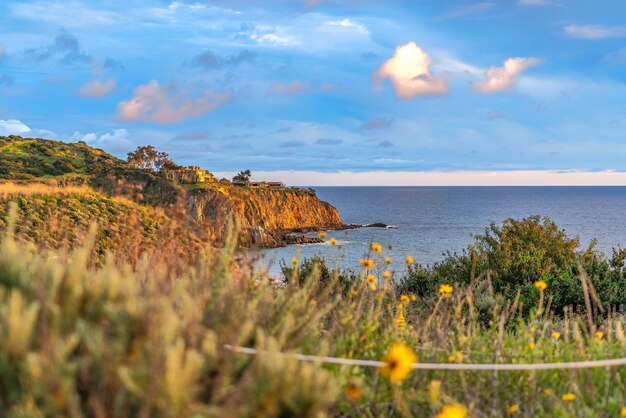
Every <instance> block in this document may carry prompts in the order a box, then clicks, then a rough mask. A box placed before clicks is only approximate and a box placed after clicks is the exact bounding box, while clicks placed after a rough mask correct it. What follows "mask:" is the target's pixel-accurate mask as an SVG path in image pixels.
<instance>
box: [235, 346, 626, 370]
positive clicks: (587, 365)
mask: <svg viewBox="0 0 626 418" xmlns="http://www.w3.org/2000/svg"><path fill="white" fill-rule="evenodd" d="M224 348H225V349H227V350H229V351H232V352H235V353H241V354H249V355H258V354H272V355H278V356H280V357H285V358H293V359H296V360H299V361H310V362H314V363H327V364H340V365H347V366H364V367H384V366H385V365H386V363H385V362H384V361H377V360H362V359H349V358H341V357H328V356H314V355H309V354H297V353H295V354H291V353H283V352H273V351H272V352H270V351H265V350H257V349H256V348H249V347H238V346H232V345H225V346H224ZM621 366H626V358H617V359H605V360H585V361H572V362H563V363H517V364H500V363H491V364H470V363H413V366H412V368H413V370H469V371H472V370H473V371H515V370H517V371H531V370H565V369H591V368H598V367H621Z"/></svg>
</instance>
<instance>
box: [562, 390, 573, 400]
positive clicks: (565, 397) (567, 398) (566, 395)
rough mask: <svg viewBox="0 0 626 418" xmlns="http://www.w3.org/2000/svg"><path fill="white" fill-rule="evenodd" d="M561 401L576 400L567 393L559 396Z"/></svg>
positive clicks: (571, 394)
mask: <svg viewBox="0 0 626 418" xmlns="http://www.w3.org/2000/svg"><path fill="white" fill-rule="evenodd" d="M561 399H563V400H564V401H565V402H572V401H573V400H574V399H576V395H574V394H573V393H571V392H569V393H566V394H564V395H563V396H561Z"/></svg>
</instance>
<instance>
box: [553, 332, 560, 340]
mask: <svg viewBox="0 0 626 418" xmlns="http://www.w3.org/2000/svg"><path fill="white" fill-rule="evenodd" d="M552 338H553V339H555V340H558V339H559V338H561V333H560V332H558V331H553V332H552Z"/></svg>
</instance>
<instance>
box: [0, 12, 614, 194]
mask: <svg viewBox="0 0 626 418" xmlns="http://www.w3.org/2000/svg"><path fill="white" fill-rule="evenodd" d="M625 16H626V3H624V2H623V0H613V1H597V2H589V1H582V0H501V1H497V0H487V1H477V2H474V1H455V0H450V1H445V2H444V1H437V0H422V1H420V0H414V1H400V0H398V1H393V0H387V1H368V0H344V1H342V0H334V1H332V0H289V1H287V0H274V1H261V0H254V1H252V0H229V1H226V0H222V1H217V0H216V1H201V0H196V1H182V0H181V1H158V0H152V1H148V0H127V1H124V2H110V1H98V0H96V1H71V0H70V1H37V0H35V1H17V0H16V1H11V0H8V1H4V2H2V4H1V5H0V27H1V28H2V30H0V135H7V134H22V135H25V136H40V137H44V138H54V139H60V140H65V141H77V140H85V141H87V142H89V143H90V144H92V145H94V146H97V147H100V148H103V149H105V150H107V151H110V152H112V153H114V154H116V155H118V156H124V155H125V154H126V152H128V151H130V150H132V149H133V148H134V147H136V146H137V145H143V144H152V145H155V146H156V147H157V148H158V149H160V150H163V151H167V152H169V153H170V155H171V156H172V157H173V158H174V160H175V161H177V162H179V163H182V164H186V165H188V164H189V165H190V164H198V165H202V166H203V167H205V168H207V169H209V170H211V171H214V172H217V173H219V174H224V175H230V173H232V172H234V171H238V170H240V169H251V170H252V171H253V172H254V173H258V174H257V176H264V178H282V179H286V180H287V181H288V182H289V181H291V182H293V183H305V184H317V183H321V184H413V183H415V184H419V183H421V182H424V181H426V180H423V181H422V180H420V178H428V179H431V180H428V181H430V182H436V181H434V180H432V179H433V178H436V177H433V175H434V174H437V173H440V174H441V178H453V179H455V180H450V183H454V184H456V183H459V184H461V183H464V180H463V179H473V178H477V177H476V176H485V175H486V176H487V177H488V178H492V179H493V178H497V177H498V176H499V175H501V176H503V177H505V178H512V177H511V176H513V177H515V176H517V179H518V180H519V179H520V178H521V179H522V180H519V181H521V182H522V183H523V182H524V180H523V179H524V178H527V179H529V178H535V177H532V176H533V175H534V176H536V175H537V173H546V175H547V176H548V177H549V175H553V174H555V173H557V174H559V173H560V174H563V176H562V177H563V178H564V177H565V176H568V175H569V176H570V179H571V178H574V177H572V173H576V176H578V177H576V178H578V179H579V180H578V181H579V182H582V183H584V182H585V180H584V178H592V177H593V178H604V179H606V177H602V175H604V174H606V175H611V176H613V177H612V178H615V173H614V172H622V171H626V163H625V162H624V161H626V135H625V132H626V19H625V18H624V17H625ZM528 173H534V174H532V175H530V174H528ZM580 173H587V174H588V176H587V177H584V176H583V179H582V180H581V177H580ZM603 173H604V174H603ZM620 175H621V174H620ZM420 176H421V177H420ZM494 176H495V177H494ZM520 176H521V177H520ZM317 178H319V179H324V180H323V181H322V180H319V181H317V180H316V179H317ZM538 178H539V179H540V178H541V176H539V177H538ZM518 180H516V181H518ZM622 180H623V178H621V177H620V180H619V181H622ZM529 181H530V180H529ZM533 181H535V182H536V181H539V180H533ZM467 182H470V183H472V182H477V180H467V181H466V183H467ZM478 182H479V181H478ZM598 182H600V183H603V182H605V180H598Z"/></svg>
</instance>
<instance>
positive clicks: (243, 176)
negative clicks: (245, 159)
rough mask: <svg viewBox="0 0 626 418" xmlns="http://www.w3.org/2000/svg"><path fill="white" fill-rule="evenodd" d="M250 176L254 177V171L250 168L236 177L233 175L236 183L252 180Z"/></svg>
mask: <svg viewBox="0 0 626 418" xmlns="http://www.w3.org/2000/svg"><path fill="white" fill-rule="evenodd" d="M250 177H252V173H251V172H250V170H246V171H240V172H239V174H237V175H236V176H235V177H233V182H234V183H247V182H249V181H250Z"/></svg>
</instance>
